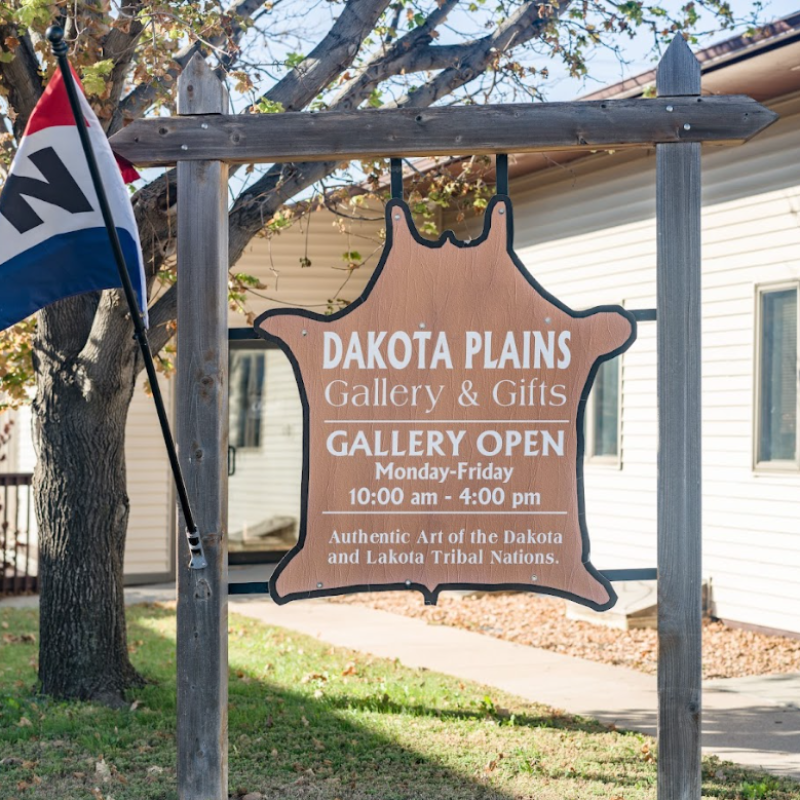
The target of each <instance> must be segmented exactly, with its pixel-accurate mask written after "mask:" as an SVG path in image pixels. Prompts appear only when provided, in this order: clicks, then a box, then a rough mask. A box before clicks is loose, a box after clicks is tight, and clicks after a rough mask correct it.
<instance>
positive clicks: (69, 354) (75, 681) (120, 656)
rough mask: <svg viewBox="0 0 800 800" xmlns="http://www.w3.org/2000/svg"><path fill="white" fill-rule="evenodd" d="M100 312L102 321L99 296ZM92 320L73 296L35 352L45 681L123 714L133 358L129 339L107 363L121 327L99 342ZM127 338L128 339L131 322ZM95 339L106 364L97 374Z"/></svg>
mask: <svg viewBox="0 0 800 800" xmlns="http://www.w3.org/2000/svg"><path fill="white" fill-rule="evenodd" d="M100 305H101V306H102V305H103V304H102V303H101V304H100ZM93 306H94V309H95V310H96V315H97V317H102V315H103V309H102V308H98V301H97V297H96V296H95V298H94V303H93ZM70 309H72V313H71V312H70ZM75 312H77V313H75ZM81 312H84V313H83V314H82V313H81ZM91 312H92V308H86V306H85V303H84V304H83V305H81V303H80V301H79V300H78V299H77V298H75V299H73V300H68V301H64V302H63V303H59V304H56V306H53V307H51V308H50V309H47V310H45V311H44V312H42V313H41V315H40V322H39V333H38V337H37V342H36V348H35V358H34V362H35V367H36V370H37V385H38V392H37V396H36V400H35V401H34V404H33V409H34V415H33V435H34V443H35V446H36V451H37V456H38V459H37V465H36V470H35V473H34V496H35V503H36V515H37V518H38V521H39V553H40V561H39V576H40V585H41V612H40V613H41V617H40V638H39V680H40V683H41V688H42V691H43V692H44V693H46V694H48V695H51V696H54V697H62V698H75V699H80V700H96V701H99V702H104V703H106V704H111V705H115V704H119V703H121V702H122V700H123V697H124V692H125V689H126V688H128V687H130V686H132V685H136V684H140V683H141V678H140V677H139V675H138V674H137V673H136V671H135V670H134V668H133V666H132V665H131V662H130V659H129V658H128V650H127V639H126V627H125V606H124V597H123V583H122V574H123V558H124V550H125V533H126V529H127V525H128V514H129V502H128V496H127V492H126V482H125V422H126V418H127V413H128V407H129V405H130V401H131V398H132V396H133V387H134V382H135V364H136V354H135V351H134V350H133V348H132V347H131V346H130V343H129V341H128V342H125V344H124V345H123V346H121V347H119V350H118V352H116V353H113V354H112V353H109V352H108V344H109V340H110V341H111V342H113V341H114V340H118V341H119V337H117V336H113V335H111V336H108V328H109V327H114V326H113V325H112V326H109V325H108V324H106V326H105V327H106V338H105V340H98V337H97V333H98V332H97V331H96V330H93V328H95V327H96V326H97V318H96V317H95V315H94V314H92V313H91ZM73 314H74V316H73ZM108 316H109V315H108V314H106V317H108ZM116 316H117V320H116V321H115V326H117V327H120V326H124V325H125V322H126V320H125V319H124V318H120V315H119V311H118V310H117V313H116ZM90 320H92V322H90ZM109 321H112V320H108V319H107V320H106V323H108V322H109ZM127 329H128V330H127V333H128V335H127V336H125V337H124V338H125V339H127V340H130V335H129V333H130V322H129V321H127ZM84 334H85V336H84ZM98 341H101V342H102V349H103V351H105V352H104V355H105V358H104V359H102V360H100V362H99V364H100V365H102V366H101V367H100V370H101V371H100V373H99V374H98V375H94V374H93V370H96V369H97V368H98V367H99V364H98V358H97V356H99V355H100V353H99V352H97V351H95V352H92V347H93V346H96V345H97V343H98ZM122 341H124V339H123V340H122ZM56 342H58V345H59V347H58V349H57V348H56V347H55V343H56ZM93 343H94V344H93ZM65 344H66V346H65ZM112 346H113V344H112Z"/></svg>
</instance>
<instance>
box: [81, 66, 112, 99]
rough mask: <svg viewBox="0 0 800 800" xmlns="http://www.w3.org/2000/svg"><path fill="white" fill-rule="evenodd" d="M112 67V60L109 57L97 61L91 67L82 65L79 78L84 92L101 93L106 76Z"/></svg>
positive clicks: (104, 86) (104, 85)
mask: <svg viewBox="0 0 800 800" xmlns="http://www.w3.org/2000/svg"><path fill="white" fill-rule="evenodd" d="M113 69H114V62H113V61H112V60H111V59H110V58H107V59H106V60H105V61H98V62H97V63H96V64H92V66H91V67H84V68H83V70H82V72H81V80H82V81H83V88H84V89H86V94H102V93H103V91H104V90H105V88H106V78H107V77H108V76H109V75H110V74H111V71H112V70H113Z"/></svg>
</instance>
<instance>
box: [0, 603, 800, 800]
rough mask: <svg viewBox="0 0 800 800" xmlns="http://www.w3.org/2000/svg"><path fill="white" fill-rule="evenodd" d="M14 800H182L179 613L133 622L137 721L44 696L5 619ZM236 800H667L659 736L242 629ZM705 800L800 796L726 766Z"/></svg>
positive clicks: (0, 729) (708, 772) (234, 731)
mask: <svg viewBox="0 0 800 800" xmlns="http://www.w3.org/2000/svg"><path fill="white" fill-rule="evenodd" d="M0 626H2V630H0V642H2V643H0V798H2V799H3V800H12V799H13V798H17V800H28V799H29V798H30V799H33V798H37V799H41V800H44V799H45V798H47V800H51V798H58V799H59V800H82V799H83V798H87V800H112V798H113V800H172V798H175V797H176V791H175V769H174V763H175V739H174V730H175V676H174V670H175V656H174V649H175V614H174V611H173V610H172V609H169V608H164V607H158V606H138V607H134V608H131V609H130V611H129V638H130V642H131V648H132V657H133V660H134V663H135V664H136V666H137V667H138V668H139V669H140V670H141V671H142V672H143V673H144V674H145V675H146V677H147V678H148V679H149V680H150V681H151V683H150V685H148V686H146V687H145V688H144V689H141V690H139V691H137V692H135V693H134V695H133V696H132V697H131V707H130V709H129V710H123V711H112V710H110V709H107V708H104V707H99V706H95V705H89V704H65V703H54V702H51V701H49V700H46V699H44V698H41V697H39V696H37V695H36V688H35V681H36V672H35V667H36V653H37V650H36V635H37V619H36V613H35V612H33V611H21V610H12V609H3V610H0ZM230 662H231V684H230V787H231V792H232V793H233V794H239V795H242V794H245V793H246V792H263V793H264V794H265V795H266V796H267V797H269V798H281V800H283V799H284V798H287V799H291V798H304V799H305V798H308V799H309V800H310V799H311V798H313V799H314V800H334V799H335V798H340V799H341V800H361V799H362V798H372V797H374V798H380V800H405V799H408V800H410V799H411V798H420V800H422V799H423V798H424V800H461V799H464V800H466V799H467V798H470V799H471V798H475V799H476V800H477V799H478V798H480V799H481V800H490V799H492V800H511V799H512V798H515V799H516V798H519V799H520V800H521V799H522V798H530V799H531V800H533V799H534V798H535V800H584V799H586V798H604V800H644V799H645V798H648V799H652V800H654V798H655V796H656V791H655V775H656V769H655V763H654V759H653V751H654V746H653V743H652V741H651V740H649V739H648V738H647V737H645V736H642V735H640V734H630V733H629V734H625V733H620V732H618V731H614V730H609V729H608V728H606V727H604V726H602V725H600V724H598V723H596V722H592V721H590V720H585V719H580V718H576V717H569V716H564V715H561V714H558V713H556V712H553V711H552V710H551V709H548V708H546V707H544V706H537V705H531V704H530V703H527V702H524V701H522V700H519V699H516V698H513V697H509V696H506V695H504V694H502V693H501V692H496V691H495V690H493V689H487V688H485V687H480V686H477V685H474V684H464V683H462V682H460V681H459V680H457V679H455V678H450V677H446V676H443V675H438V674H435V673H432V672H427V671H424V670H414V669H408V668H406V667H404V666H402V665H401V664H399V663H396V662H391V661H385V660H381V659H376V658H372V657H368V656H364V655H360V654H358V653H355V652H350V651H346V650H340V649H333V648H330V647H327V646H325V645H322V644H320V643H318V642H316V641H314V640H312V639H308V638H306V637H304V636H299V635H295V634H293V633H290V632H287V631H284V630H281V629H277V628H270V627H267V626H264V625H261V624H259V623H257V622H255V621H252V620H249V619H244V618H241V617H233V618H232V620H231V628H230ZM704 772H705V784H704V786H705V789H704V797H709V798H720V799H721V800H740V799H741V800H755V799H756V798H765V799H766V800H789V798H792V799H793V800H800V785H799V784H796V783H794V782H789V781H780V780H776V779H774V778H770V777H768V776H766V775H764V774H763V773H755V772H749V771H745V770H741V769H738V768H736V767H733V766H732V765H729V764H722V763H720V762H718V761H716V760H712V761H709V762H707V763H706V767H705V770H704Z"/></svg>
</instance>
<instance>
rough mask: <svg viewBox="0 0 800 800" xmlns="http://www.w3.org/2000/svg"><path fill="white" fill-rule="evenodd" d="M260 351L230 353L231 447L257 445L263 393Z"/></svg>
mask: <svg viewBox="0 0 800 800" xmlns="http://www.w3.org/2000/svg"><path fill="white" fill-rule="evenodd" d="M264 363H265V362H264V354H263V353H248V352H245V351H240V350H232V351H231V353H230V379H229V386H230V395H229V398H228V403H229V413H230V417H229V418H230V440H231V445H233V447H259V446H260V444H261V409H262V405H263V403H262V396H263V393H264V377H265V376H264Z"/></svg>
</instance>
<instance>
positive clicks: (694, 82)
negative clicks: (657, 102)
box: [656, 33, 701, 97]
mask: <svg viewBox="0 0 800 800" xmlns="http://www.w3.org/2000/svg"><path fill="white" fill-rule="evenodd" d="M700 84H701V71H700V62H699V61H698V60H697V59H696V58H695V57H694V53H693V52H692V51H691V49H690V48H689V45H688V44H687V43H686V39H684V38H683V34H681V33H676V34H675V38H674V39H673V40H672V41H671V42H670V45H669V47H668V48H667V52H666V53H664V58H662V59H661V63H660V64H659V65H658V70H657V72H656V91H657V92H658V95H659V97H661V96H662V95H670V96H672V97H675V96H678V95H689V96H692V95H699V94H700Z"/></svg>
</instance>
